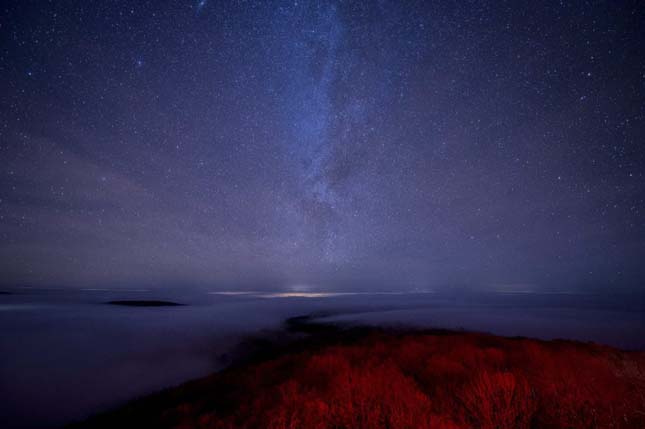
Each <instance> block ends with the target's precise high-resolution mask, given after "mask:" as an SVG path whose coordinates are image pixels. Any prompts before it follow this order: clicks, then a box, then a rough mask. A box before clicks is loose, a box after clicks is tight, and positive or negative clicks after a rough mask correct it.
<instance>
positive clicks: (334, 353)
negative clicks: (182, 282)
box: [71, 316, 645, 429]
mask: <svg viewBox="0 0 645 429" xmlns="http://www.w3.org/2000/svg"><path fill="white" fill-rule="evenodd" d="M286 328H287V329H286V331H285V332H284V333H283V335H279V334H275V335H270V336H265V337H262V338H255V339H250V340H249V341H247V342H245V343H243V345H242V348H241V350H243V354H242V355H241V356H238V357H237V359H236V361H235V362H234V363H233V364H232V365H231V366H230V367H229V368H228V369H226V370H224V371H222V372H220V373H216V374H213V375H211V376H209V377H205V378H201V379H198V380H195V381H191V382H188V383H185V384H183V385H181V386H179V387H177V388H173V389H168V390H165V391H163V392H161V393H158V394H155V395H152V396H149V397H146V398H143V399H140V400H137V401H134V402H131V403H129V404H127V405H125V406H124V407H122V408H119V409H116V410H113V411H111V412H108V413H106V414H102V415H99V416H96V417H93V418H91V419H89V420H87V421H85V422H83V423H79V424H76V425H73V426H71V428H108V427H109V428H112V427H139V428H145V427H154V428H177V427H191V428H239V427H244V428H274V429H282V428H296V427H297V428H336V427H351V428H365V429H368V428H402V427H416V428H444V429H447V428H455V429H456V428H466V427H478V428H491V429H492V428H516V429H521V428H531V427H540V428H561V427H570V428H601V427H617V428H642V427H644V425H645V414H643V411H642V410H643V409H644V406H645V354H644V353H642V352H626V351H621V350H618V349H615V348H611V347H607V346H602V345H597V344H593V343H581V342H575V341H567V340H555V341H540V340H535V339H528V338H523V337H516V338H508V337H499V336H494V335H489V334H483V333H469V332H459V331H448V330H402V329H396V330H395V329H385V328H367V327H356V326H354V327H348V326H341V325H332V324H321V323H316V322H315V321H314V319H312V318H311V317H309V316H304V317H296V318H292V319H289V320H288V321H287V322H286ZM304 334H307V335H304ZM287 338H290V340H287ZM294 338H295V339H294Z"/></svg>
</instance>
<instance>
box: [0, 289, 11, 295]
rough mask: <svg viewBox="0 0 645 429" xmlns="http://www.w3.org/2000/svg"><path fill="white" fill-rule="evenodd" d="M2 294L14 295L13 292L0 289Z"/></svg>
mask: <svg viewBox="0 0 645 429" xmlns="http://www.w3.org/2000/svg"><path fill="white" fill-rule="evenodd" d="M0 295H13V294H12V293H11V292H7V291H4V290H0Z"/></svg>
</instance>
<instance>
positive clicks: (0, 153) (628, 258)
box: [0, 0, 645, 292]
mask: <svg viewBox="0 0 645 429" xmlns="http://www.w3.org/2000/svg"><path fill="white" fill-rule="evenodd" d="M0 34H1V38H0V44H1V45H0V46H1V49H0V91H1V92H0V94H1V97H0V175H1V176H0V177H1V180H0V273H1V275H0V277H1V280H0V282H1V284H2V285H28V286H39V287H51V286H56V287H70V288H75V287H98V286H101V287H108V286H109V287H112V286H113V287H134V286H145V287H150V288H153V287H161V288H165V287H187V288H188V287H201V288H209V289H212V290H216V289H225V290H244V289H253V290H268V289H292V290H362V291H385V290H389V291H404V290H414V289H420V290H443V289H446V288H447V289H456V290H462V289H471V290H504V291H516V292H528V291H533V292H547V291H550V292H553V291H575V292H589V291H594V292H596V291H600V292H614V291H622V292H624V291H632V292H633V291H642V290H643V286H644V283H645V263H644V261H645V7H643V4H642V2H641V1H638V0H635V1H631V2H620V1H606V2H587V1H575V2H541V1H525V2H522V1H491V2H483V1H481V2H475V1H457V2H449V1H418V2H413V1H409V2H396V1H393V2H390V1H378V2H377V1H374V2H371V1H370V2H357V1H333V2H326V1H311V2H309V1H304V0H303V1H301V0H295V1H291V2H277V1H276V2H272V1H258V2H251V1H214V0H201V1H192V2H191V1H179V0H178V1H136V2H128V1H118V2H112V1H110V2H105V1H50V2H45V1H10V2H3V6H1V14H0Z"/></svg>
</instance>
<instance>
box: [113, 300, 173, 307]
mask: <svg viewBox="0 0 645 429" xmlns="http://www.w3.org/2000/svg"><path fill="white" fill-rule="evenodd" d="M106 304H110V305H124V306H128V307H177V306H182V305H185V304H180V303H178V302H172V301H159V300H116V301H108V302H106Z"/></svg>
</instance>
